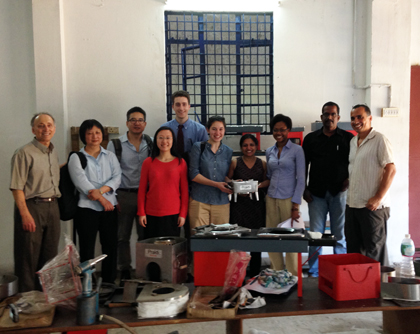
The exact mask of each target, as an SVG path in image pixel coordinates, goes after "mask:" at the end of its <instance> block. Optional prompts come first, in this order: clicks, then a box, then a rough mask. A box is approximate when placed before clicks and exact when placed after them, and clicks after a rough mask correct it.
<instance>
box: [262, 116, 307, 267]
mask: <svg viewBox="0 0 420 334" xmlns="http://www.w3.org/2000/svg"><path fill="white" fill-rule="evenodd" d="M270 127H271V131H272V132H273V137H274V139H275V141H276V143H275V144H274V146H272V147H270V148H268V149H267V151H266V152H265V156H266V160H267V178H268V179H269V180H270V186H269V187H268V191H267V196H266V198H265V200H266V210H267V213H266V225H267V227H277V225H278V224H279V223H281V222H283V221H285V220H287V219H289V218H292V222H293V221H294V220H298V218H299V205H300V204H301V201H302V195H303V191H304V189H305V155H304V153H303V149H302V147H301V146H299V145H296V144H294V143H292V142H291V141H290V140H289V138H288V135H289V132H290V130H291V129H292V120H291V119H290V117H287V116H284V115H282V114H278V115H276V116H274V117H273V119H272V120H271V122H270ZM268 255H269V257H270V260H271V266H272V268H273V269H275V270H282V269H284V260H283V254H282V253H269V254H268ZM297 266H298V265H297V254H296V253H286V269H288V270H289V271H290V272H291V273H292V274H293V275H297Z"/></svg>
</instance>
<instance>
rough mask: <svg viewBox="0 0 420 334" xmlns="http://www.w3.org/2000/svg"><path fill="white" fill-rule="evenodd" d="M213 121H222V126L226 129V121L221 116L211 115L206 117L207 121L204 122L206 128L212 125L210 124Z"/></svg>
mask: <svg viewBox="0 0 420 334" xmlns="http://www.w3.org/2000/svg"><path fill="white" fill-rule="evenodd" d="M214 122H222V123H223V126H224V127H225V130H226V121H225V118H224V117H223V116H212V117H210V118H209V119H208V121H207V123H206V128H207V129H210V127H211V126H212V124H213V123H214Z"/></svg>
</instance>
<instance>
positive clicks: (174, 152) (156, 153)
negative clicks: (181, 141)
mask: <svg viewBox="0 0 420 334" xmlns="http://www.w3.org/2000/svg"><path fill="white" fill-rule="evenodd" d="M164 130H168V131H171V134H172V147H171V154H172V155H173V156H174V157H176V158H178V160H179V164H180V163H181V159H182V158H181V157H180V155H179V154H178V151H177V150H176V138H175V133H174V131H173V130H172V129H171V128H170V127H168V126H162V127H160V128H159V129H157V131H156V133H155V136H154V138H153V149H152V154H151V158H152V161H153V160H155V158H156V157H157V156H159V154H160V149H159V147H158V146H157V137H158V134H159V132H161V131H164Z"/></svg>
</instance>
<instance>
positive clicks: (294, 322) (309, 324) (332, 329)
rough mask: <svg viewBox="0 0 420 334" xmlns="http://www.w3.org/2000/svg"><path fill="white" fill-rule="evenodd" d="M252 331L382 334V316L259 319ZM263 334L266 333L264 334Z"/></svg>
mask: <svg viewBox="0 0 420 334" xmlns="http://www.w3.org/2000/svg"><path fill="white" fill-rule="evenodd" d="M252 329H256V330H258V331H264V332H266V333H269V334H378V333H383V332H382V312H364V313H339V314H327V315H307V316H295V317H279V318H260V319H250V320H245V321H244V334H247V333H249V332H250V331H251V330H252ZM135 331H136V332H137V333H139V334H168V333H171V332H174V331H178V332H179V334H197V333H203V334H225V333H226V329H225V323H224V322H223V321H214V322H207V323H194V324H178V325H165V326H154V327H138V328H136V329H135ZM125 333H128V332H127V331H126V330H123V329H111V330H108V334H125ZM261 334H263V333H261ZM264 334H265V333H264Z"/></svg>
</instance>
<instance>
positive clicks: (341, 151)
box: [302, 128, 354, 198]
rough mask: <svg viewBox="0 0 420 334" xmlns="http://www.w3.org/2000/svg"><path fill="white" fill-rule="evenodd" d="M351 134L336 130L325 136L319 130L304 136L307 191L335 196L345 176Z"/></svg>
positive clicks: (317, 194) (318, 194)
mask: <svg viewBox="0 0 420 334" xmlns="http://www.w3.org/2000/svg"><path fill="white" fill-rule="evenodd" d="M353 137H354V136H353V134H352V133H350V132H347V131H344V130H341V129H339V128H337V129H336V131H335V133H334V134H333V135H332V136H326V135H325V134H324V131H323V128H321V129H319V130H317V131H314V132H311V133H309V134H308V135H306V137H305V139H304V141H303V145H302V148H303V151H304V152H305V161H306V165H307V166H309V165H310V171H309V185H308V189H309V191H310V192H311V193H312V194H313V195H315V196H317V197H322V198H324V197H325V194H326V192H327V191H329V192H330V193H331V195H332V196H335V195H337V194H338V193H339V192H340V191H341V189H342V187H343V182H344V181H345V180H346V179H348V177H349V152H350V140H351V139H352V138H353Z"/></svg>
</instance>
